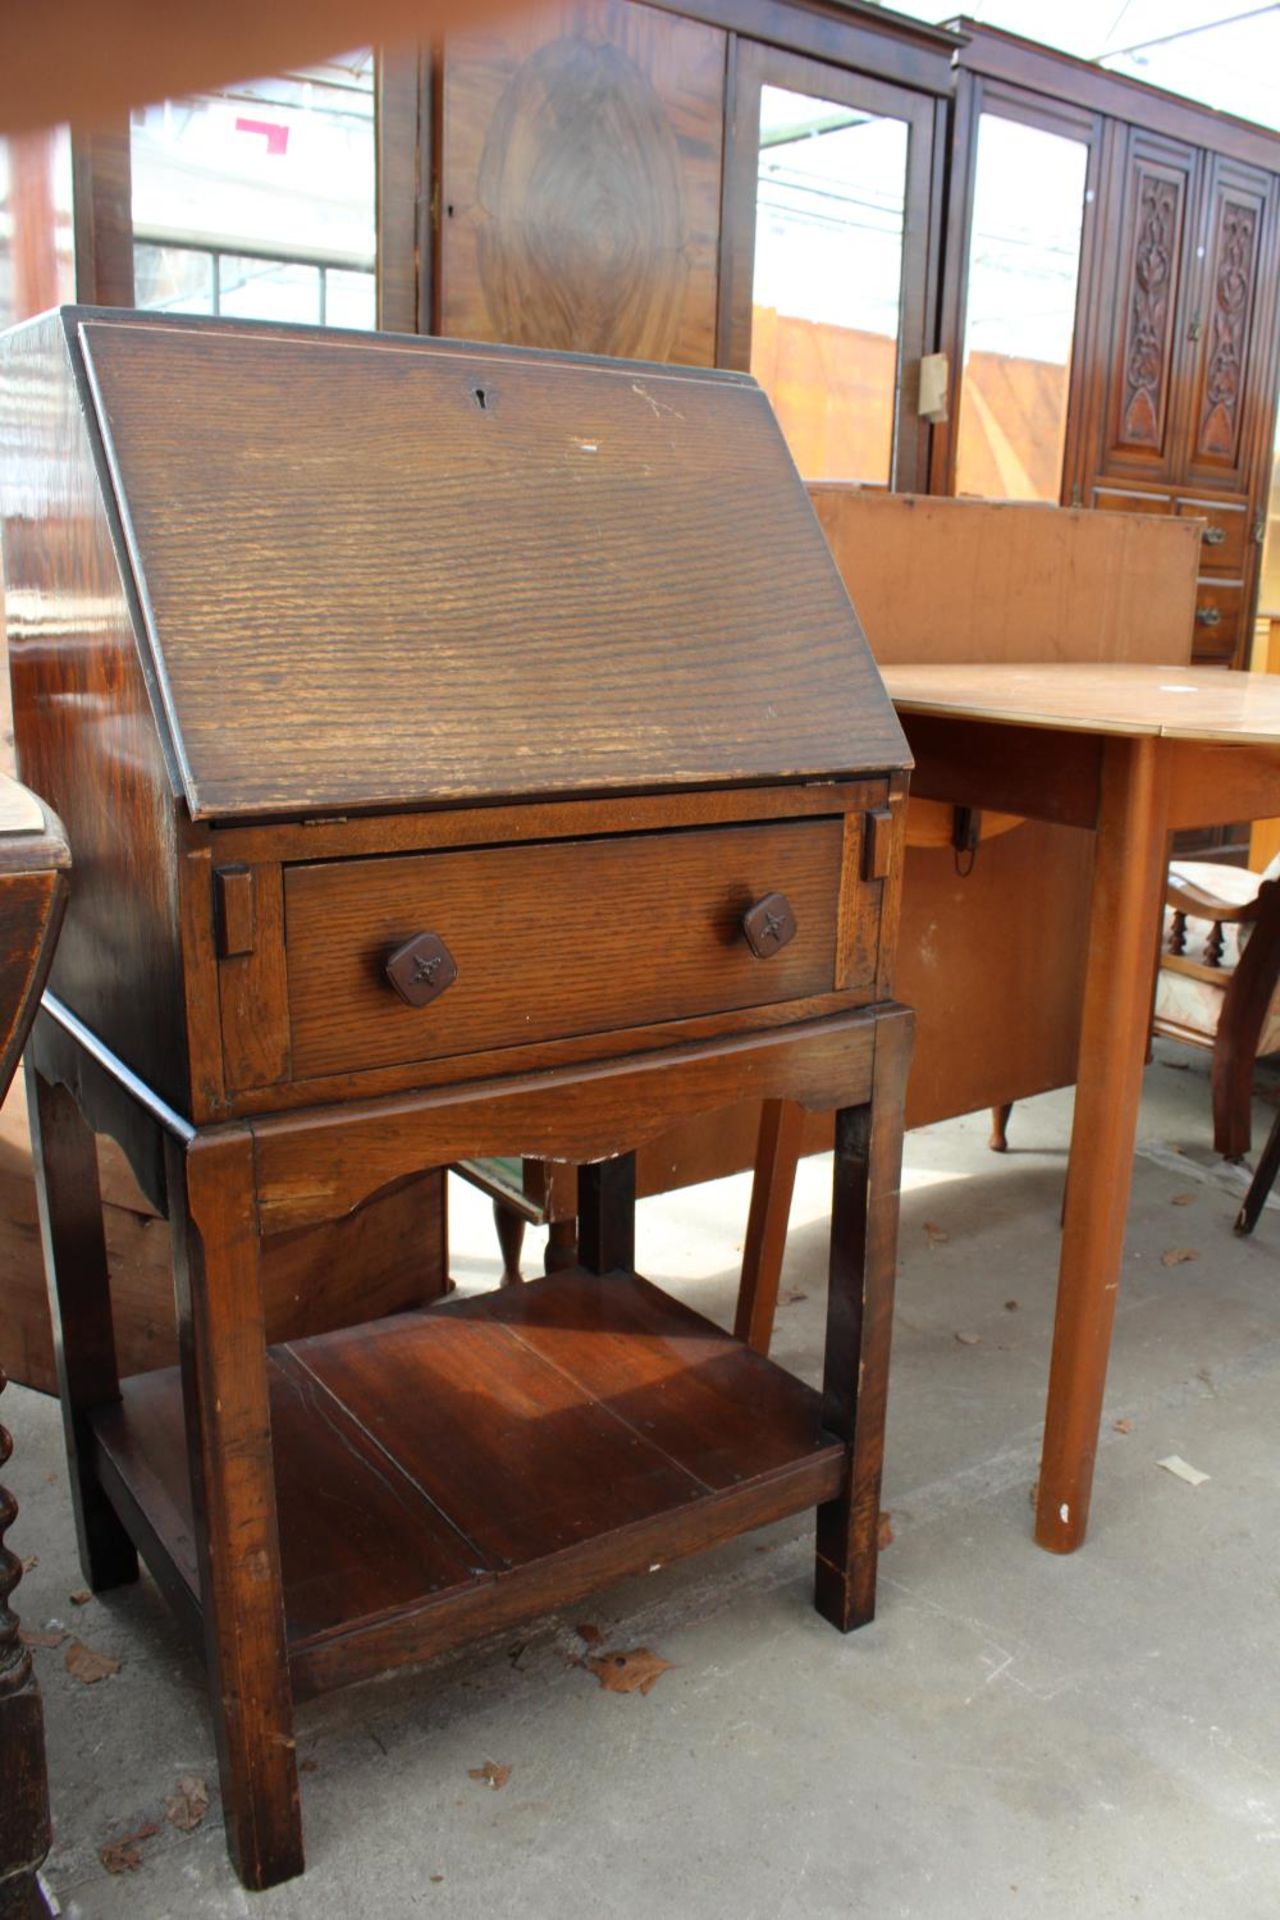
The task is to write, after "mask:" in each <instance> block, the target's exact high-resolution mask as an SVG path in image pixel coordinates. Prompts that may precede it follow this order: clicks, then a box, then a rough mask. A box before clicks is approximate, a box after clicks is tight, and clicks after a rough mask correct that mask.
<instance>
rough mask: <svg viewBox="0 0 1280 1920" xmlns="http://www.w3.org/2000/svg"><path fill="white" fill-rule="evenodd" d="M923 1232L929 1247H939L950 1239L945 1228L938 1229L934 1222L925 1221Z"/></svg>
mask: <svg viewBox="0 0 1280 1920" xmlns="http://www.w3.org/2000/svg"><path fill="white" fill-rule="evenodd" d="M924 1230H925V1236H926V1238H927V1239H928V1242H929V1245H930V1246H931V1247H940V1246H942V1245H943V1244H944V1243H945V1242H946V1241H948V1240H949V1239H950V1238H951V1235H950V1234H949V1233H948V1232H947V1230H946V1228H945V1227H940V1226H939V1225H938V1223H937V1221H936V1220H926V1221H925V1223H924Z"/></svg>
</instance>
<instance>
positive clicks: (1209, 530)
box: [1200, 527, 1227, 547]
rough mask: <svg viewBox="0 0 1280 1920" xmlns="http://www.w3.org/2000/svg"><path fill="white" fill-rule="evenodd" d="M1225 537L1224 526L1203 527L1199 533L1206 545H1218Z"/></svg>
mask: <svg viewBox="0 0 1280 1920" xmlns="http://www.w3.org/2000/svg"><path fill="white" fill-rule="evenodd" d="M1226 537H1227V530H1226V528H1225V527H1205V528H1204V530H1203V532H1202V533H1201V535H1200V538H1201V539H1202V540H1203V541H1204V544H1205V546H1206V547H1220V546H1221V545H1222V543H1223V541H1224V540H1225V539H1226Z"/></svg>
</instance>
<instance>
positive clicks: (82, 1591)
mask: <svg viewBox="0 0 1280 1920" xmlns="http://www.w3.org/2000/svg"><path fill="white" fill-rule="evenodd" d="M67 1598H68V1599H69V1600H70V1602H71V1604H72V1606H73V1607H87V1606H88V1604H89V1602H90V1601H91V1600H92V1598H93V1595H92V1594H91V1593H90V1591H89V1589H88V1587H77V1588H76V1590H75V1592H74V1593H69V1594H68V1595H67Z"/></svg>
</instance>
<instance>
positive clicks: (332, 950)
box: [285, 817, 879, 1079]
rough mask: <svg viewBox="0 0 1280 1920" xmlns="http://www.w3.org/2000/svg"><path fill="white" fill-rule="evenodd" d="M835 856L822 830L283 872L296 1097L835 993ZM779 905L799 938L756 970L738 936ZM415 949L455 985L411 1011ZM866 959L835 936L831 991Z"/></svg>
mask: <svg viewBox="0 0 1280 1920" xmlns="http://www.w3.org/2000/svg"><path fill="white" fill-rule="evenodd" d="M844 845H845V833H844V822H843V820H842V819H840V818H825V817H823V818H818V819H809V820H803V821H787V822H778V823H769V824H764V825H759V826H743V827H725V828H717V829H713V830H706V831H704V830H701V829H695V830H689V831H685V832H675V833H653V834H636V835H627V836H620V837H614V838H609V839H597V840H559V841H548V842H536V843H533V844H525V845H521V846H502V847H485V848H469V849H467V850H465V851H458V852H447V853H430V854H412V855H406V856H403V857H383V858H378V859H368V860H350V861H330V862H325V863H323V864H319V865H308V866H295V867H290V868H288V869H286V873H285V915H286V954H287V969H288V986H287V991H288V1009H289V1023H290V1030H291V1041H292V1056H293V1075H294V1078H295V1079H312V1078H315V1077H317V1076H320V1075H324V1074H328V1073H342V1072H350V1071H358V1070H359V1069H361V1068H364V1067H376V1066H389V1065H393V1064H396V1063H399V1062H407V1061H416V1060H424V1061H426V1060H432V1059H437V1058H442V1057H444V1056H445V1055H451V1054H459V1053H473V1052H483V1051H486V1050H488V1049H490V1048H500V1047H514V1046H521V1045H525V1044H528V1043H531V1042H537V1041H548V1040H556V1039H567V1038H569V1037H571V1036H573V1035H579V1034H589V1033H596V1032H600V1033H605V1032H609V1031H612V1030H618V1029H625V1028H628V1027H637V1026H647V1025H652V1024H654V1023H657V1022H662V1021H666V1020H679V1019H686V1018H690V1017H693V1016H695V1015H700V1014H713V1013H717V1012H722V1011H729V1010H731V1009H741V1008H746V1007H752V1006H764V1005H767V1004H769V1003H770V1002H774V1001H785V1000H796V999H803V998H807V997H809V996H811V995H814V994H823V993H830V992H831V991H832V989H833V988H834V986H835V985H836V965H837V960H836V954H837V923H838V915H839V901H840V881H841V867H842V855H843V851H844ZM855 850H856V849H855ZM774 892H777V893H781V894H784V895H785V896H786V899H787V902H788V903H789V905H790V908H791V910H792V913H793V914H794V917H795V923H796V933H795V936H794V938H793V939H792V940H791V941H790V942H789V943H788V944H787V945H785V946H783V947H781V948H779V949H778V951H776V952H774V953H773V954H771V955H770V957H769V958H767V959H763V960H762V959H758V958H757V957H756V956H755V954H754V953H753V952H752V951H751V948H750V947H749V945H748V944H747V940H746V937H745V935H744V933H743V930H742V916H743V914H744V913H745V912H746V910H747V909H748V908H749V907H751V906H752V905H753V904H754V903H755V902H757V901H759V900H760V899H761V898H762V897H763V896H764V895H766V894H769V893H774ZM866 894H867V896H868V897H870V898H872V899H878V895H879V888H878V887H876V888H868V889H867V890H866ZM855 909H856V903H855ZM872 931H874V930H872ZM423 932H430V933H432V934H435V935H437V936H438V937H439V939H440V940H441V941H442V942H443V943H444V946H445V948H446V949H447V952H448V955H449V956H450V957H451V960H452V963H453V964H455V965H456V968H457V977H456V979H455V980H454V982H453V984H452V985H450V986H449V987H448V988H447V989H446V990H445V991H444V992H442V993H440V995H439V997H438V998H436V999H434V1000H432V1001H431V1002H430V1004H428V1005H426V1006H421V1007H415V1006H410V1005H407V1004H406V1003H405V1001H404V1000H403V999H401V998H400V997H399V996H398V994H397V993H396V991H395V990H394V988H393V987H392V985H391V984H390V982H389V980H388V978H387V974H386V964H387V960H388V958H389V957H390V956H391V955H392V954H393V953H395V952H396V951H397V949H398V948H400V947H401V946H402V945H404V944H405V943H406V942H408V941H410V940H412V939H413V938H414V937H415V936H416V935H418V934H420V933H423ZM876 944H877V943H876V940H875V938H874V937H867V938H861V939H850V938H849V937H847V930H846V938H845V939H844V940H843V941H842V942H840V952H841V956H842V959H841V974H842V978H841V981H840V984H841V985H842V986H848V987H856V986H857V985H859V984H860V979H859V977H858V976H859V974H861V976H862V978H863V979H866V980H869V979H871V978H872V977H873V976H874V970H875V963H876Z"/></svg>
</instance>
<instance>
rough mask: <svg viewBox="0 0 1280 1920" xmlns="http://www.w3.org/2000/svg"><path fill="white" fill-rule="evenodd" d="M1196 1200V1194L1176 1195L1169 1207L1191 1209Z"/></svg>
mask: <svg viewBox="0 0 1280 1920" xmlns="http://www.w3.org/2000/svg"><path fill="white" fill-rule="evenodd" d="M1194 1199H1195V1195H1194V1193H1175V1194H1174V1196H1173V1198H1172V1199H1171V1200H1170V1202H1169V1205H1170V1206H1171V1207H1189V1206H1190V1205H1191V1202H1192V1201H1193V1200H1194Z"/></svg>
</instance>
